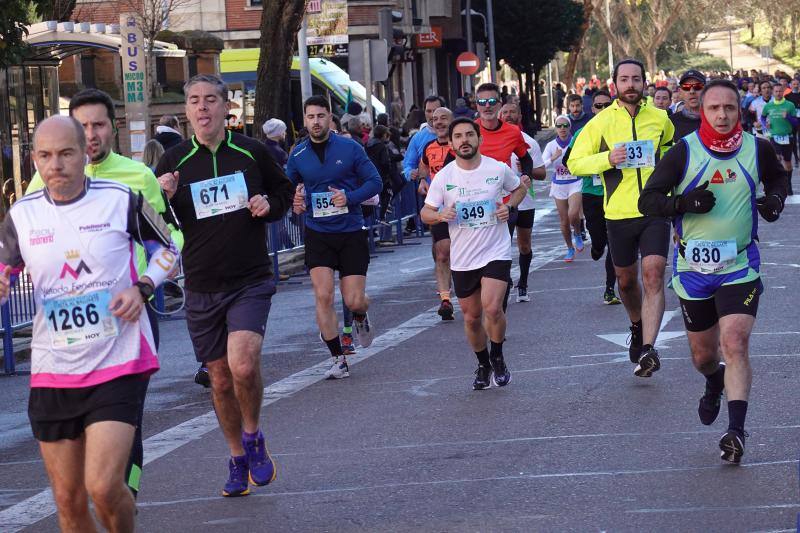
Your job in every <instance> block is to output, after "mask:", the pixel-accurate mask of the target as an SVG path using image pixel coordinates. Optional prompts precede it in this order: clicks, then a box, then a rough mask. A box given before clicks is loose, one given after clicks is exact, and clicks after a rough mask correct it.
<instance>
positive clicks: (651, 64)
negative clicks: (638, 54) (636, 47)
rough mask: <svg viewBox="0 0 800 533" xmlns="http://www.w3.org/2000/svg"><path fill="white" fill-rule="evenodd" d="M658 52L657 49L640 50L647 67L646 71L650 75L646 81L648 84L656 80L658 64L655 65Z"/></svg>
mask: <svg viewBox="0 0 800 533" xmlns="http://www.w3.org/2000/svg"><path fill="white" fill-rule="evenodd" d="M657 52H658V48H657V47H653V48H650V49H648V50H642V53H643V54H644V59H645V65H646V66H647V71H648V72H649V73H650V77H649V78H648V79H647V81H648V82H651V81H652V80H654V79H656V75H657V74H658V63H656V53H657Z"/></svg>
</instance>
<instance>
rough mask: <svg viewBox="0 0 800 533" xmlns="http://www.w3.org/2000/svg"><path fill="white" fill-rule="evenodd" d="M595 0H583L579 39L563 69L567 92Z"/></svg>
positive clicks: (584, 40) (570, 51) (590, 19)
mask: <svg viewBox="0 0 800 533" xmlns="http://www.w3.org/2000/svg"><path fill="white" fill-rule="evenodd" d="M596 2H597V0H583V24H582V25H581V29H580V35H581V36H580V38H579V39H578V40H577V41H576V42H575V44H574V45H572V48H570V49H569V57H568V58H567V65H566V67H565V68H564V84H565V85H566V86H567V90H569V88H570V87H572V82H573V78H574V77H575V69H576V68H577V66H578V58H580V55H581V52H582V51H583V47H584V45H585V43H586V33H587V32H588V31H589V26H590V25H591V23H592V12H593V11H594V10H595V8H596V7H597V6H596Z"/></svg>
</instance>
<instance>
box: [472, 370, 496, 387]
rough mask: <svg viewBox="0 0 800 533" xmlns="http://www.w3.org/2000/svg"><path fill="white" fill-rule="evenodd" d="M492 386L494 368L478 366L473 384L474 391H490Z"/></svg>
mask: <svg viewBox="0 0 800 533" xmlns="http://www.w3.org/2000/svg"><path fill="white" fill-rule="evenodd" d="M491 386H492V367H490V366H483V365H478V369H477V370H476V371H475V381H473V382H472V389H473V390H483V389H488V388H489V387H491Z"/></svg>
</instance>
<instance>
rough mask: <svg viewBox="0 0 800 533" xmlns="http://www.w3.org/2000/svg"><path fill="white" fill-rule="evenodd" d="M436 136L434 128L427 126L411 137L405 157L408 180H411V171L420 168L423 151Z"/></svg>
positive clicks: (404, 169) (404, 173)
mask: <svg viewBox="0 0 800 533" xmlns="http://www.w3.org/2000/svg"><path fill="white" fill-rule="evenodd" d="M435 138H436V133H434V131H433V128H431V127H426V128H423V129H421V130H419V131H418V132H417V133H415V134H414V136H413V137H411V140H410V141H409V142H408V148H406V155H405V157H404V158H403V175H404V176H405V177H406V180H407V181H411V171H412V170H414V169H416V168H419V161H420V159H422V152H424V151H425V147H426V146H428V143H429V142H431V141H432V140H434V139H435Z"/></svg>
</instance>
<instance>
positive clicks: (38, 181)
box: [25, 170, 44, 194]
mask: <svg viewBox="0 0 800 533" xmlns="http://www.w3.org/2000/svg"><path fill="white" fill-rule="evenodd" d="M42 189H44V181H43V180H42V176H41V175H39V171H38V170H37V171H36V174H34V175H33V177H32V178H31V182H30V183H29V184H28V188H27V189H25V194H28V193H29V192H36V191H39V190H42Z"/></svg>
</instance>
